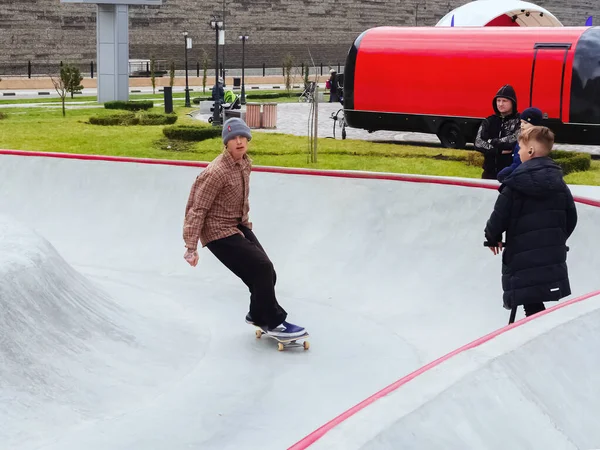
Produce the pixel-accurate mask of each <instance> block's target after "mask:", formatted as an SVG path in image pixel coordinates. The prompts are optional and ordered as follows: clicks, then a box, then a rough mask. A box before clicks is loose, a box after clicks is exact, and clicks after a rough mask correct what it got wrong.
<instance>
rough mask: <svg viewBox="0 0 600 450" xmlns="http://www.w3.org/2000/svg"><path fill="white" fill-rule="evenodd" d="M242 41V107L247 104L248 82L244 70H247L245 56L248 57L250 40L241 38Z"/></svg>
mask: <svg viewBox="0 0 600 450" xmlns="http://www.w3.org/2000/svg"><path fill="white" fill-rule="evenodd" d="M240 40H241V41H242V100H241V101H242V105H245V104H246V81H245V77H244V69H245V64H244V63H245V55H246V41H247V40H248V36H245V35H244V36H240Z"/></svg>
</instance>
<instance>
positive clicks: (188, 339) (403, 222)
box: [0, 152, 600, 450]
mask: <svg viewBox="0 0 600 450" xmlns="http://www.w3.org/2000/svg"><path fill="white" fill-rule="evenodd" d="M12 153H13V154H7V152H4V154H3V155H0V193H1V194H2V195H1V196H0V214H2V215H3V216H5V217H7V219H6V222H7V223H11V224H13V225H10V227H11V230H12V231H11V232H10V233H11V236H12V237H10V239H9V240H7V242H11V244H10V245H11V248H12V251H11V252H10V253H7V255H8V256H6V259H5V263H4V264H2V265H0V267H2V268H3V269H2V270H5V268H7V267H8V268H10V267H16V266H15V264H17V265H18V264H21V263H22V262H21V260H20V259H19V258H20V255H23V253H22V252H23V251H25V254H29V253H32V254H36V255H39V256H38V257H37V258H38V259H37V260H38V261H41V262H40V263H39V264H34V266H35V268H34V269H33V270H25V271H21V272H19V273H20V275H19V277H20V278H14V277H12V278H11V277H7V276H6V275H5V274H8V273H14V272H1V273H0V276H2V277H3V287H2V289H5V290H3V291H0V292H2V293H3V294H5V293H6V292H8V293H7V294H6V297H5V296H4V295H3V297H2V299H0V310H2V311H6V310H8V311H10V314H11V316H12V315H14V314H18V315H19V317H20V318H21V319H19V320H22V322H23V323H27V324H28V326H27V327H24V326H21V325H19V324H16V323H15V322H14V321H13V320H12V319H10V318H9V319H4V317H3V316H2V315H1V314H0V317H2V319H0V320H1V321H2V322H1V323H2V324H3V328H1V329H0V341H1V342H3V343H4V342H8V344H9V345H8V346H7V347H6V348H12V349H13V350H9V351H10V353H8V352H7V350H6V348H5V347H3V349H2V350H0V358H1V359H0V360H1V361H7V362H8V363H7V364H2V366H1V368H0V399H1V400H2V402H1V405H2V406H0V423H1V424H2V426H1V427H0V442H2V443H5V442H8V443H9V444H10V445H9V446H8V448H10V449H11V450H25V449H27V450H30V449H44V450H59V449H60V450H80V449H82V448H85V449H86V450H105V449H111V450H121V449H122V450H126V449H127V450H130V449H144V450H150V449H169V450H179V449H189V448H194V449H196V448H198V449H219V450H226V449H239V448H245V449H261V450H270V449H283V448H287V447H289V446H291V445H293V444H294V443H295V442H297V441H299V440H301V439H302V438H303V437H304V436H306V435H308V434H309V433H311V432H312V431H313V430H315V429H317V428H319V427H320V426H322V425H323V424H325V423H326V422H327V421H329V420H330V419H332V418H333V417H336V416H337V415H339V414H340V413H342V412H343V411H345V410H347V409H349V408H351V407H353V406H354V405H356V404H357V403H359V402H361V401H362V400H364V399H365V398H367V397H369V396H370V395H372V394H373V393H374V392H377V391H379V390H380V389H381V388H382V387H384V386H387V385H389V384H390V383H393V382H395V381H396V380H398V379H399V378H402V377H404V376H406V375H408V374H410V373H412V372H413V371H415V370H418V369H419V368H420V367H423V366H424V365H426V364H428V363H430V362H431V361H433V360H435V359H437V358H440V357H442V356H443V355H445V354H447V353H448V352H451V351H453V350H455V349H457V348H459V347H461V346H462V345H465V344H466V343H468V342H471V341H473V340H475V339H478V338H479V337H481V336H483V335H486V334H487V333H490V332H492V331H494V330H497V329H499V328H502V327H503V326H504V325H505V324H506V322H507V320H508V312H507V311H506V310H504V309H503V308H502V291H501V285H500V258H499V257H494V256H493V255H492V254H491V252H490V251H489V250H488V249H486V248H484V247H483V246H482V241H483V228H484V226H485V221H486V220H487V218H488V217H489V214H490V212H491V210H492V208H493V204H494V201H495V199H496V196H497V193H496V191H495V190H493V189H486V188H485V187H486V186H488V185H486V184H484V183H479V182H474V181H473V180H470V181H465V183H466V184H464V185H460V184H461V183H462V182H461V181H460V180H459V181H457V180H440V179H432V178H427V177H402V176H396V175H387V174H380V175H372V174H360V173H355V174H353V175H351V176H350V175H349V174H346V173H340V172H336V173H327V174H325V173H310V174H308V173H306V172H303V171H294V170H289V171H283V170H270V169H265V168H263V169H260V168H256V169H255V172H254V173H253V175H252V178H251V190H250V204H251V220H252V222H253V223H254V227H255V232H256V234H257V236H258V237H259V239H260V240H261V243H262V244H263V246H264V247H265V249H266V250H267V252H268V253H269V255H270V257H271V259H272V261H273V262H274V265H275V269H276V271H277V275H278V282H277V287H276V291H277V295H278V298H279V300H280V302H281V304H282V305H283V306H284V308H285V309H286V310H287V311H288V313H289V319H290V321H292V322H296V323H299V324H301V325H304V326H306V327H307V329H308V331H309V332H310V333H311V338H310V343H311V348H310V350H308V351H303V350H299V351H296V350H292V351H289V352H278V351H277V350H276V346H275V345H274V344H275V342H273V341H271V340H266V339H261V340H257V339H255V337H254V329H253V328H252V327H250V326H249V325H247V324H246V323H244V316H245V314H246V312H247V308H248V301H249V293H248V290H247V288H246V287H245V286H244V285H243V284H242V283H241V282H240V281H239V280H238V279H237V278H236V277H235V276H234V275H233V274H231V273H230V272H229V271H228V270H227V269H226V268H224V267H223V266H222V265H221V264H220V263H219V262H218V261H217V260H216V259H215V258H214V257H213V256H212V254H211V253H210V252H208V250H203V251H201V252H200V263H199V265H198V266H197V267H196V268H191V267H189V266H188V265H187V264H186V263H185V261H184V260H183V253H184V246H183V241H182V238H181V235H182V221H183V213H184V209H185V203H186V201H187V197H188V193H189V189H190V186H191V185H192V183H193V181H194V179H195V177H196V175H197V174H198V173H199V172H200V171H201V170H202V168H201V167H198V166H197V165H194V164H191V163H190V164H187V163H181V165H178V164H179V163H173V164H170V163H165V164H158V163H157V162H156V161H139V160H138V161H128V162H122V161H117V160H102V159H92V160H86V159H85V158H84V157H81V159H77V158H79V157H72V156H71V157H69V158H72V159H64V158H54V157H50V156H49V155H35V156H24V155H22V154H18V152H12ZM63 156H66V155H63ZM73 158H74V159H73ZM106 159H110V158H106ZM285 172H288V173H285ZM311 175H321V176H311ZM474 186H477V187H474ZM590 192H591V191H590ZM599 197H600V196H599ZM590 203H593V202H590ZM579 217H580V222H579V225H578V228H577V230H576V232H575V235H574V236H573V238H572V239H571V240H570V242H569V245H570V247H571V251H570V253H569V267H570V270H571V280H572V286H573V297H576V296H579V295H583V294H586V293H588V292H591V291H594V290H596V289H598V288H600V283H599V282H598V277H597V273H598V272H597V270H598V267H600V258H599V257H598V252H597V251H596V250H595V246H594V245H593V244H594V243H595V241H596V239H597V238H596V236H597V224H598V223H599V219H600V210H599V209H598V208H596V207H594V206H592V205H587V204H580V205H579ZM15 222H18V223H20V224H22V225H18V226H15V225H14V223H15ZM21 232H22V233H25V234H26V236H30V237H27V238H21V237H19V236H20V235H19V234H18V233H21ZM32 233H34V234H32ZM31 236H36V237H35V238H34V237H31ZM30 259H31V258H30ZM11 276H12V275H11ZM22 286H26V288H22ZM9 304H10V306H9ZM566 309H570V307H569V308H565V310H566ZM2 314H4V313H2ZM521 316H522V313H520V317H521ZM549 316H553V314H551V315H549ZM23 343H27V345H23ZM548 364H550V362H549V363H548ZM582 376H583V375H582ZM24 378H26V379H24ZM449 386H450V385H449ZM509 406H510V407H515V405H514V404H511V405H509ZM395 418H396V419H399V418H400V416H395ZM464 420H465V421H468V420H470V416H465V419H464ZM391 429H392V428H390V430H391ZM373 430H375V428H373ZM377 430H378V431H377V433H379V432H382V431H383V428H381V427H379V428H377ZM365 445H366V443H365Z"/></svg>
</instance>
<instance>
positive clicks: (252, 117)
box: [246, 103, 260, 128]
mask: <svg viewBox="0 0 600 450" xmlns="http://www.w3.org/2000/svg"><path fill="white" fill-rule="evenodd" d="M246 125H248V126H249V127H250V128H260V103H246Z"/></svg>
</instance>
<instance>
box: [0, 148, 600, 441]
mask: <svg viewBox="0 0 600 450" xmlns="http://www.w3.org/2000/svg"><path fill="white" fill-rule="evenodd" d="M0 155H14V156H38V157H47V158H64V159H79V160H88V161H112V162H129V163H140V164H158V165H168V166H185V167H206V166H207V165H208V163H207V162H198V161H183V160H182V161H177V160H165V159H151V158H127V157H120V156H103V155H80V154H72V153H54V152H30V151H21V150H0ZM252 170H253V171H254V172H266V173H279V174H289V175H312V176H324V177H338V178H361V179H369V180H390V181H405V182H413V183H429V184H443V185H450V186H463V187H475V188H482V189H498V186H497V185H493V184H486V183H481V182H477V181H468V180H453V179H446V178H437V177H430V176H412V175H396V174H384V173H365V172H353V171H335V170H314V169H296V168H286V167H264V166H262V167H261V166H258V167H253V168H252ZM575 201H577V202H579V203H583V204H586V205H590V206H595V207H598V208H600V201H598V200H593V199H589V198H585V197H575ZM598 295H600V291H596V292H591V293H589V294H586V295H584V296H582V297H578V298H575V299H572V300H569V301H566V302H564V303H560V304H557V305H555V306H553V307H551V308H548V309H546V310H545V311H542V312H541V313H538V314H536V315H534V316H530V317H526V318H524V319H522V320H519V321H517V322H515V323H513V324H511V325H508V326H506V327H503V328H500V329H499V330H496V331H494V332H492V333H490V334H488V335H486V336H483V337H482V338H479V339H477V340H475V341H473V342H471V343H470V344H467V345H465V346H463V347H460V348H459V349H457V350H454V351H453V352H451V353H448V354H447V355H445V356H442V357H441V358H439V359H437V360H435V361H433V362H430V363H429V364H427V365H425V366H423V367H421V368H420V369H418V370H416V371H414V372H413V373H411V374H409V375H407V376H405V377H404V378H401V379H400V380H398V381H396V382H394V383H392V384H390V385H389V386H387V387H386V388H384V389H382V390H381V391H379V392H377V393H375V394H374V395H372V396H371V397H369V398H367V399H365V400H363V401H362V402H360V403H359V404H357V405H355V406H354V407H352V408H350V409H349V410H347V411H346V412H344V413H342V414H340V415H339V416H337V417H336V418H334V419H332V420H330V421H329V422H327V423H326V424H325V425H323V426H321V427H320V428H318V429H317V430H315V431H313V432H312V433H311V434H309V435H308V436H306V437H304V438H303V439H301V440H300V441H298V442H297V443H296V444H294V445H292V446H291V447H289V448H288V450H303V449H306V448H307V447H309V446H310V445H312V444H314V443H315V442H316V441H317V440H319V439H320V438H321V437H323V435H325V434H326V433H327V432H329V431H330V430H331V429H333V428H335V427H336V426H337V425H339V424H340V423H342V422H343V421H345V420H346V419H348V418H349V417H351V416H353V415H354V414H356V413H357V412H359V411H361V410H362V409H364V408H365V407H367V406H368V405H370V404H371V403H373V402H375V401H376V400H378V399H379V398H381V397H384V396H386V395H388V394H389V393H391V392H393V391H395V390H397V389H398V388H400V387H401V386H403V385H405V384H406V383H408V382H409V381H411V380H413V379H414V378H416V377H418V376H419V375H421V374H422V373H424V372H427V371H428V370H431V369H432V368H434V367H436V366H438V365H440V364H441V363H443V362H444V361H447V360H448V359H450V358H452V357H453V356H456V355H458V354H460V353H463V352H465V351H467V350H470V349H472V348H475V347H478V346H480V345H482V344H484V343H486V342H488V341H489V340H491V339H494V338H495V337H497V336H499V335H501V334H504V333H506V332H507V331H509V330H512V329H513V328H516V327H519V326H521V325H524V324H526V323H527V322H529V321H530V320H533V319H536V318H538V317H540V316H542V315H545V314H549V313H550V312H551V311H554V310H557V309H560V308H564V307H566V306H568V305H572V304H573V303H577V302H581V301H583V300H587V299H588V298H591V297H596V296H598Z"/></svg>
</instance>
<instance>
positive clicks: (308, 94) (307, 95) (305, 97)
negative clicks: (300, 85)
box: [298, 81, 316, 103]
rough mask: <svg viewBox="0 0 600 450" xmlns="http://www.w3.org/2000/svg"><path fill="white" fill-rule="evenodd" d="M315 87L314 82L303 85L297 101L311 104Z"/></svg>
mask: <svg viewBox="0 0 600 450" xmlns="http://www.w3.org/2000/svg"><path fill="white" fill-rule="evenodd" d="M315 87H316V83H315V82H314V81H309V82H308V83H305V85H304V91H302V94H300V97H298V101H299V102H308V103H311V102H312V100H313V98H314V96H315Z"/></svg>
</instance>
